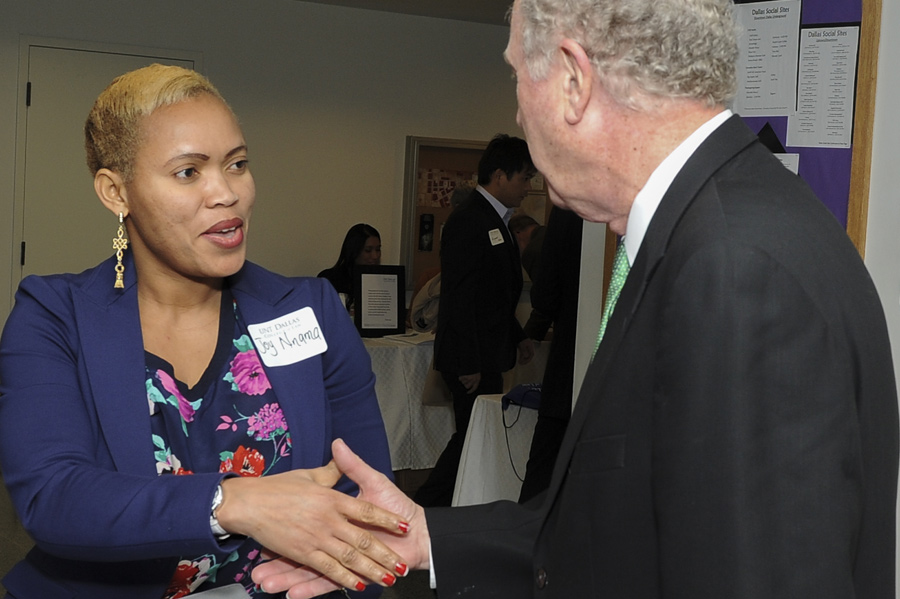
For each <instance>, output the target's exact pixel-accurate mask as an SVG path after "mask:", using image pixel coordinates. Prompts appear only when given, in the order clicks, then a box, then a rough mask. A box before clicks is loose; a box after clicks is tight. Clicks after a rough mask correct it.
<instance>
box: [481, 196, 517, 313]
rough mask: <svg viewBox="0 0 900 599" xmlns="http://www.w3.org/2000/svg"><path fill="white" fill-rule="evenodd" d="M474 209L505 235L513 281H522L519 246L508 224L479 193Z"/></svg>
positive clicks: (504, 239)
mask: <svg viewBox="0 0 900 599" xmlns="http://www.w3.org/2000/svg"><path fill="white" fill-rule="evenodd" d="M472 193H473V195H474V196H475V197H474V198H473V200H474V202H473V208H475V207H477V208H478V209H479V210H480V211H481V212H483V213H484V214H485V216H486V217H487V218H488V219H489V220H490V222H491V223H492V227H491V229H494V228H496V229H499V230H500V234H501V235H503V242H504V244H505V245H506V248H507V251H508V252H509V261H510V267H511V269H512V273H513V280H514V281H517V280H521V278H522V258H521V256H520V255H519V244H518V243H517V242H516V240H515V239H513V235H512V232H511V231H510V230H509V227H507V226H506V223H504V222H503V218H502V217H501V216H500V215H499V214H498V213H497V211H496V210H495V209H494V207H493V206H492V205H491V203H490V202H489V201H488V200H487V198H485V197H484V196H483V195H481V192H479V191H477V190H476V191H473V192H472ZM521 291H522V290H521V288H520V289H519V293H521ZM516 301H518V295H516Z"/></svg>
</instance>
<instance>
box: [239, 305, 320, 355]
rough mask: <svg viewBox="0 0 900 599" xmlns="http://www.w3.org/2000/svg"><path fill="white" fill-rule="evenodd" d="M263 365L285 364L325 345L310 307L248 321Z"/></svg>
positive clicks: (310, 353) (312, 353)
mask: <svg viewBox="0 0 900 599" xmlns="http://www.w3.org/2000/svg"><path fill="white" fill-rule="evenodd" d="M247 329H248V330H249V331H250V336H251V337H253V343H254V344H255V345H256V351H257V352H259V357H260V358H261V359H262V361H263V364H265V365H266V366H287V365H288V364H295V363H297V362H302V361H303V360H306V359H307V358H311V357H313V356H317V355H319V354H321V353H324V352H325V350H326V349H328V343H326V342H325V336H324V335H323V334H322V329H321V328H319V321H318V320H316V314H315V312H313V309H312V308H301V309H300V310H297V311H296V312H291V313H290V314H285V315H284V316H281V317H279V318H276V319H275V320H270V321H269V322H262V323H259V324H251V325H247Z"/></svg>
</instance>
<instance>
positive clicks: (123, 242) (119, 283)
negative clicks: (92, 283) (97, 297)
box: [113, 212, 128, 289]
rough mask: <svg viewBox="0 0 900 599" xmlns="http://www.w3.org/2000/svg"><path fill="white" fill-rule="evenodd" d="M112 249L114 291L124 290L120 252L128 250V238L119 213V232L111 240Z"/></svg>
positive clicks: (123, 272)
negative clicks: (114, 279) (114, 278)
mask: <svg viewBox="0 0 900 599" xmlns="http://www.w3.org/2000/svg"><path fill="white" fill-rule="evenodd" d="M113 249H114V250H116V283H115V285H113V288H114V289H124V288H125V280H124V279H125V276H124V275H125V266H124V265H123V264H122V252H124V251H125V250H127V249H128V238H127V237H125V215H124V214H122V213H121V212H120V213H119V230H118V231H116V236H115V237H114V238H113Z"/></svg>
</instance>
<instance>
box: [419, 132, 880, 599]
mask: <svg viewBox="0 0 900 599" xmlns="http://www.w3.org/2000/svg"><path fill="white" fill-rule="evenodd" d="M598 309H599V308H598ZM897 437H898V423H897V398H896V390H895V381H894V372H893V367H892V361H891V352H890V345H889V342H888V337H887V330H886V325H885V320H884V316H883V312H882V307H881V303H880V301H879V298H878V296H877V294H876V291H875V287H874V286H873V284H872V281H871V280H870V278H869V276H868V273H867V271H866V269H865V267H864V265H863V263H862V261H861V260H860V257H859V255H858V254H857V252H856V250H855V249H854V248H853V246H852V245H851V243H850V242H849V240H848V238H847V236H846V234H845V233H844V231H843V230H842V228H841V227H840V225H839V224H838V223H837V222H836V220H835V219H834V218H833V217H832V216H831V215H830V214H829V213H828V212H827V210H826V209H825V208H824V207H823V205H822V204H821V203H820V202H819V201H818V200H817V198H816V197H815V196H814V195H813V194H812V192H811V191H810V190H809V189H808V188H807V186H806V185H805V184H803V183H802V182H801V180H800V179H799V178H798V177H796V176H795V175H793V174H791V173H790V172H789V171H787V170H786V169H784V168H783V167H782V166H781V165H780V164H779V162H778V161H777V160H776V159H775V158H774V157H773V156H772V155H771V154H770V153H769V151H768V150H766V149H765V148H764V147H763V146H762V145H761V144H760V143H759V142H758V141H757V140H756V138H755V136H754V135H753V134H752V132H751V131H749V130H748V129H747V128H746V127H745V126H744V125H743V124H742V123H741V121H740V119H739V118H737V117H734V118H732V119H730V120H729V121H727V122H726V123H725V124H723V125H722V126H721V127H719V128H718V129H717V130H716V131H715V132H714V133H713V134H712V135H711V136H710V137H709V138H708V139H707V140H706V141H705V142H704V143H703V144H702V145H701V146H700V147H699V148H698V150H697V151H696V152H695V153H694V155H693V156H692V157H691V158H690V159H689V160H688V162H687V163H686V165H685V166H684V167H683V169H682V170H681V172H680V173H679V175H678V176H677V177H676V178H675V180H674V181H673V183H672V185H671V187H670V188H669V190H668V192H667V193H666V195H665V197H664V198H663V200H662V202H661V204H660V206H659V208H658V210H657V212H656V214H655V216H654V217H653V219H652V221H651V223H650V225H649V229H648V230H647V234H646V237H645V239H644V241H643V243H642V245H641V248H640V250H639V252H638V254H637V257H636V259H635V263H634V265H633V266H632V269H631V272H630V274H629V275H628V279H627V281H626V283H625V286H624V288H623V290H622V292H621V295H620V297H619V300H618V303H617V305H616V308H615V310H614V313H613V315H612V317H611V319H610V322H609V325H608V328H607V330H606V334H605V336H604V339H603V343H602V344H601V345H600V348H599V350H598V353H597V355H596V356H595V358H594V360H593V363H592V364H591V366H590V368H589V369H588V373H587V375H586V377H585V381H584V383H583V387H582V391H581V394H580V396H579V400H578V403H577V405H576V408H575V412H574V413H573V416H572V421H571V422H570V425H569V429H568V431H567V435H566V438H565V441H564V442H563V446H562V448H561V451H560V455H559V459H558V460H557V464H556V469H555V471H554V476H553V480H552V482H551V485H550V488H549V489H548V494H547V495H546V496H545V498H544V503H543V505H542V506H541V507H539V508H537V509H529V507H528V506H518V505H515V504H511V503H508V502H503V503H495V504H489V505H487V506H475V507H471V508H463V509H458V510H457V509H430V510H426V517H427V520H428V528H429V532H430V534H431V537H432V544H433V555H434V567H435V574H436V576H437V585H438V594H439V597H453V596H457V595H459V596H464V597H509V598H515V599H521V598H523V597H529V596H531V597H547V598H556V597H567V598H568V597H617V598H628V599H643V598H663V597H664V598H666V599H671V598H673V597H674V598H685V599H688V598H690V599H705V598H709V599H725V598H727V599H759V598H761V597H765V598H787V597H791V598H811V597H815V598H816V599H828V598H851V597H853V598H856V599H874V598H888V597H894V593H895V589H894V568H895V565H894V564H895V562H894V559H895V534H896V530H895V526H894V524H895V500H896V488H897V461H898V440H897Z"/></svg>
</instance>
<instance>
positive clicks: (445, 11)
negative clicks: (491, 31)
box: [305, 0, 512, 25]
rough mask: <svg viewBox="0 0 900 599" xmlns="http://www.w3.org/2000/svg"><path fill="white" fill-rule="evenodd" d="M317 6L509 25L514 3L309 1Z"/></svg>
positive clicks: (465, 0)
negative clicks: (511, 6) (329, 5)
mask: <svg viewBox="0 0 900 599" xmlns="http://www.w3.org/2000/svg"><path fill="white" fill-rule="evenodd" d="M305 1H307V2H315V3H316V4H331V5H333V6H347V7H350V8H364V9H367V10H381V11H385V12H396V13H403V14H407V15H418V16H423V17H435V18H439V19H454V20H457V21H471V22H473V23H487V24H488V25H508V23H507V21H506V12H507V10H508V9H509V7H510V5H511V4H512V0H305Z"/></svg>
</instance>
